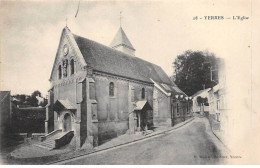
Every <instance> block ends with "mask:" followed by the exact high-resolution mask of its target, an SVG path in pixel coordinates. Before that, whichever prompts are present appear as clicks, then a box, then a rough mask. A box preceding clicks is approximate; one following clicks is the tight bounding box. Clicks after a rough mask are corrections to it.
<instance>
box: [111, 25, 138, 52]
mask: <svg viewBox="0 0 260 168" xmlns="http://www.w3.org/2000/svg"><path fill="white" fill-rule="evenodd" d="M110 47H112V48H114V49H117V50H119V51H122V52H125V53H127V54H130V55H134V52H135V49H134V47H133V45H132V44H131V42H130V41H129V39H128V38H127V36H126V34H125V32H124V30H123V28H122V27H121V26H120V28H119V30H118V31H117V33H116V35H115V37H114V39H113V41H112V42H111V44H110Z"/></svg>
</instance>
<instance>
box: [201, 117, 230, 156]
mask: <svg viewBox="0 0 260 168" xmlns="http://www.w3.org/2000/svg"><path fill="white" fill-rule="evenodd" d="M205 118H207V119H208V121H209V125H210V128H211V131H212V133H213V134H214V135H215V137H216V138H217V139H218V140H219V141H220V142H221V143H222V144H223V145H224V146H225V147H226V148H227V150H228V151H229V152H231V150H230V149H229V148H228V147H227V145H226V144H225V143H224V142H223V141H222V140H221V139H220V138H219V137H218V136H217V135H216V134H215V132H214V131H213V128H212V125H211V122H210V120H209V118H208V117H205Z"/></svg>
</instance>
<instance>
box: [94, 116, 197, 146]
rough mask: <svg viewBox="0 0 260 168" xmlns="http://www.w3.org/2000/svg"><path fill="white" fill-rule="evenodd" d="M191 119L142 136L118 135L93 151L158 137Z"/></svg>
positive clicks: (138, 134)
mask: <svg viewBox="0 0 260 168" xmlns="http://www.w3.org/2000/svg"><path fill="white" fill-rule="evenodd" d="M193 119H194V118H190V119H188V120H186V121H184V122H181V123H178V124H176V125H175V126H173V127H167V126H163V127H157V128H155V130H154V131H151V130H148V131H147V134H146V135H142V134H141V133H136V134H128V133H126V134H123V135H120V136H118V137H116V138H113V139H111V140H110V141H108V142H106V143H104V144H102V145H100V146H97V147H95V148H94V150H95V151H98V150H104V149H108V148H111V147H114V146H119V145H123V144H126V143H130V142H134V141H138V140H142V139H145V138H148V137H152V136H155V135H158V134H162V133H165V132H168V131H171V130H174V129H177V128H179V127H181V126H183V125H185V124H187V123H188V122H190V121H192V120H193Z"/></svg>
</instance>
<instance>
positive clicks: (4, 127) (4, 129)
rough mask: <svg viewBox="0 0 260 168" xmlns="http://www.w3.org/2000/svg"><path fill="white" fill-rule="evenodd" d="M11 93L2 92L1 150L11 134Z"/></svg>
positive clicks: (0, 109) (0, 113) (0, 115)
mask: <svg viewBox="0 0 260 168" xmlns="http://www.w3.org/2000/svg"><path fill="white" fill-rule="evenodd" d="M11 112H12V107H11V93H10V91H0V148H2V147H3V146H4V143H5V142H6V140H7V138H8V135H9V134H10V132H11Z"/></svg>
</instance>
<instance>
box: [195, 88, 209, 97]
mask: <svg viewBox="0 0 260 168" xmlns="http://www.w3.org/2000/svg"><path fill="white" fill-rule="evenodd" d="M210 89H211V88H207V89H204V90H199V91H197V92H196V93H194V94H193V95H192V97H195V96H198V95H200V94H201V93H203V92H208V91H209V90H210Z"/></svg>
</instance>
